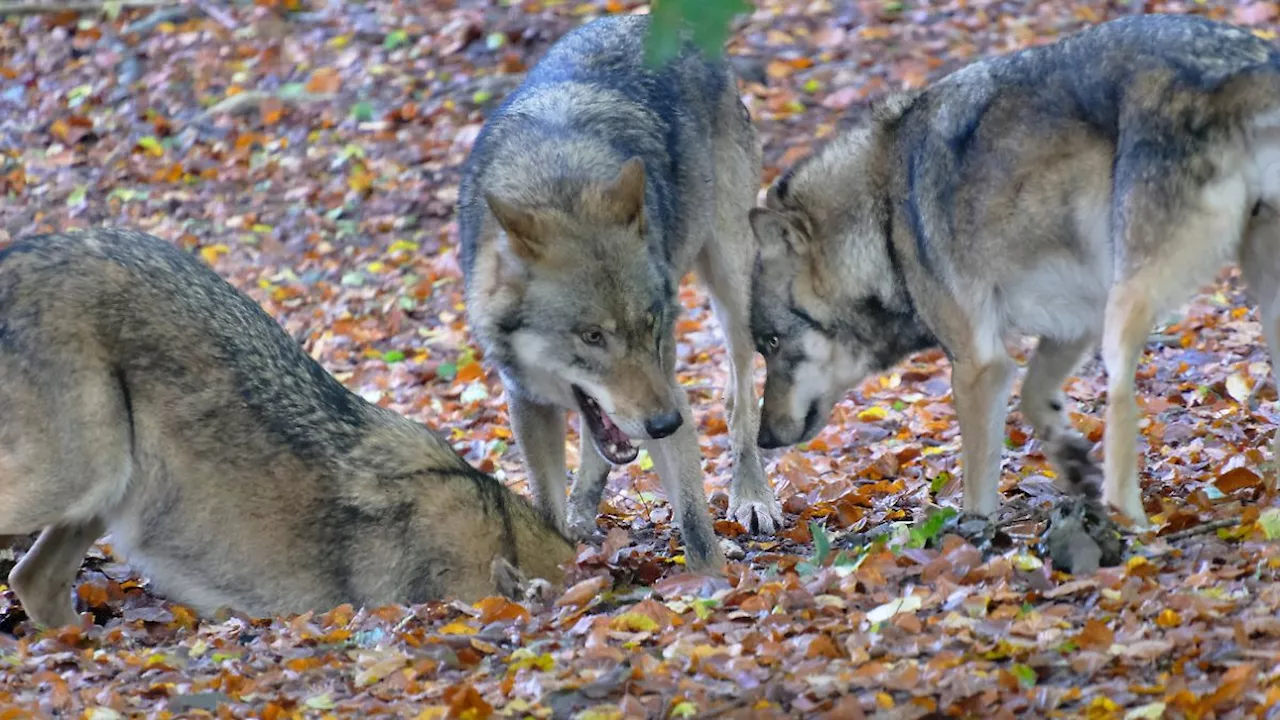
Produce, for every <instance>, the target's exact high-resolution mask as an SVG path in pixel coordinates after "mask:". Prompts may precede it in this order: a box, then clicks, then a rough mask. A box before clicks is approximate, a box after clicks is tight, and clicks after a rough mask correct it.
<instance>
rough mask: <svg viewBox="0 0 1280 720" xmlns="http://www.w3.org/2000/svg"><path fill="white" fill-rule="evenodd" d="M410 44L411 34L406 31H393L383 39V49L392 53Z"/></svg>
mask: <svg viewBox="0 0 1280 720" xmlns="http://www.w3.org/2000/svg"><path fill="white" fill-rule="evenodd" d="M408 44H409V33H407V32H405V31H404V30H392V31H391V32H389V33H387V36H386V37H385V38H383V39H382V49H383V50H386V51H388V52H390V51H391V50H395V49H396V48H399V47H404V46H405V45H408Z"/></svg>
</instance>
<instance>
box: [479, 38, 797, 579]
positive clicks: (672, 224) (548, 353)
mask: <svg viewBox="0 0 1280 720" xmlns="http://www.w3.org/2000/svg"><path fill="white" fill-rule="evenodd" d="M647 23H648V19H647V18H645V17H642V16H627V17H610V18H604V19H600V20H596V21H593V22H591V23H588V24H587V25H585V26H583V27H581V28H579V29H577V30H575V31H573V32H571V33H569V34H567V35H566V36H565V37H563V38H562V39H561V40H560V41H559V42H557V43H556V45H555V46H553V47H552V48H551V50H550V51H549V52H548V54H547V55H546V57H544V58H543V60H542V61H541V62H540V63H539V64H538V66H537V67H535V68H534V69H533V70H532V71H531V72H530V73H529V76H528V77H527V78H526V79H525V82H524V84H523V85H521V86H520V87H519V88H517V89H516V90H515V91H514V92H513V93H512V95H511V96H510V97H508V98H507V99H506V101H505V102H504V103H503V105H502V106H501V107H500V108H499V109H498V110H496V111H495V112H494V113H493V114H492V115H491V116H490V117H489V118H488V119H487V122H486V124H485V127H484V130H483V131H482V132H481V134H480V136H479V138H477V140H476V144H475V147H474V149H473V150H472V154H471V157H470V158H469V160H468V162H467V166H466V169H465V170H464V177H463V181H462V185H461V188H460V192H459V216H458V223H459V230H460V234H461V241H462V264H463V270H464V272H465V273H466V278H467V313H468V319H469V321H470V325H471V330H472V332H473V333H474V334H475V336H476V338H477V339H478V340H479V342H480V344H481V345H482V346H483V347H484V349H485V352H486V356H487V358H488V360H489V361H491V362H493V363H494V365H495V366H496V367H497V368H498V370H499V372H500V373H501V376H502V380H503V384H504V386H505V389H506V393H507V399H508V403H509V405H510V410H511V422H512V427H513V430H514V432H515V437H516V442H517V445H518V446H519V448H520V450H521V452H522V454H523V456H524V460H525V465H526V467H527V468H528V470H529V475H530V483H529V484H530V486H531V488H532V490H533V492H534V496H535V498H536V499H537V502H538V505H539V507H540V509H541V510H542V512H543V513H544V514H545V516H546V517H547V518H548V520H550V521H552V522H555V523H556V524H558V525H559V526H560V527H563V528H565V529H566V530H567V531H569V532H570V533H572V534H574V535H577V536H579V537H581V536H583V535H589V534H591V533H592V532H593V531H594V530H595V528H596V515H597V513H598V508H599V503H600V499H601V496H602V494H603V492H604V489H605V485H606V481H607V478H608V472H609V468H610V466H611V465H621V464H625V463H628V462H631V461H632V460H635V459H636V457H637V456H638V454H639V451H640V448H641V447H642V446H643V447H644V448H646V449H648V451H649V453H650V454H651V455H652V456H653V460H654V465H655V467H656V469H657V471H658V474H659V476H660V477H661V479H662V482H663V486H664V488H665V489H666V491H667V494H668V496H669V497H670V499H671V501H672V505H673V508H674V514H675V518H676V521H677V523H678V524H679V527H680V530H681V534H682V535H683V540H684V543H685V546H686V550H687V553H686V554H687V558H688V564H689V566H690V567H691V568H695V569H710V568H713V567H719V566H721V564H722V563H723V556H722V554H721V553H720V550H719V546H718V544H717V543H716V542H715V536H714V532H713V530H712V524H711V515H710V513H709V511H708V507H707V499H706V492H705V490H704V489H703V474H702V463H701V453H700V450H699V447H698V440H697V436H696V434H695V427H694V422H693V417H692V415H691V413H690V410H689V402H688V398H687V397H686V394H685V391H684V390H683V389H682V388H681V387H680V386H679V384H678V383H677V382H676V379H675V357H676V343H675V337H674V326H675V322H676V317H677V314H678V312H679V308H680V305H679V301H678V298H677V289H678V286H679V282H680V279H681V277H683V276H684V274H685V273H687V272H689V271H690V270H693V269H696V270H697V271H698V274H699V276H700V277H701V279H702V280H703V281H704V282H706V283H707V285H708V286H709V289H710V291H711V294H712V296H713V298H714V300H715V309H716V313H717V316H718V320H719V324H720V327H721V329H722V331H723V332H724V335H725V337H726V339H727V341H728V346H729V348H728V349H729V356H730V363H731V368H730V383H729V389H728V393H727V399H726V406H727V409H728V410H729V414H730V418H729V420H730V427H731V429H732V433H733V451H734V460H735V466H734V477H733V484H732V486H731V492H730V514H731V516H732V517H734V519H736V520H738V521H739V522H741V523H742V524H743V525H744V526H746V527H747V528H748V529H754V530H758V531H761V532H765V533H771V532H773V531H774V530H775V528H776V527H777V526H778V525H779V524H780V523H781V520H782V517H781V512H780V510H779V507H778V503H777V500H776V499H775V497H774V494H773V490H772V488H770V486H769V483H768V481H767V480H766V479H765V476H764V471H763V468H762V466H761V462H760V457H759V450H758V448H757V446H756V437H757V434H758V428H759V407H758V403H757V402H756V397H755V388H754V384H753V382H752V370H753V360H754V356H753V352H754V348H753V346H752V342H751V335H750V329H749V324H748V310H749V297H748V295H749V286H750V278H751V263H752V262H753V259H754V256H755V246H754V237H753V236H752V233H751V228H750V225H749V223H748V214H749V212H750V209H751V207H752V205H754V203H755V195H756V191H757V189H758V185H759V178H760V151H759V148H758V146H757V143H756V138H755V132H754V130H753V129H752V127H751V121H750V117H749V116H748V114H747V111H746V108H744V107H743V105H742V102H741V100H740V99H739V97H738V90H737V83H736V80H735V78H734V77H733V75H732V74H731V71H730V70H729V69H728V67H727V65H725V64H724V63H722V62H718V61H714V62H713V61H710V60H708V59H706V58H705V57H703V56H702V55H700V54H698V52H697V51H696V50H694V49H692V48H691V47H690V48H688V49H686V51H685V52H684V53H683V54H682V55H680V56H679V57H677V58H676V59H675V60H673V61H672V62H670V63H668V64H667V65H665V66H663V67H660V68H657V69H652V68H649V67H648V66H646V65H645V61H644V36H645V32H646V30H647ZM566 410H573V411H577V412H578V413H579V414H580V416H581V418H582V423H581V430H582V438H583V442H582V461H581V465H580V467H579V468H578V475H577V478H576V480H575V482H574V486H573V490H572V492H571V493H570V497H569V507H568V511H567V513H566V509H565V493H564V482H565V452H564V442H565V424H564V423H565V417H564V412H565V411H566Z"/></svg>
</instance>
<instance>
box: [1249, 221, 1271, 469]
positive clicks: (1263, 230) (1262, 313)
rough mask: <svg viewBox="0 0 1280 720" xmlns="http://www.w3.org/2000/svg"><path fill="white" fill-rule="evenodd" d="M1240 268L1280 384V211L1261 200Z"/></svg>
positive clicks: (1250, 226)
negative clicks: (1255, 308) (1255, 306)
mask: <svg viewBox="0 0 1280 720" xmlns="http://www.w3.org/2000/svg"><path fill="white" fill-rule="evenodd" d="M1240 269H1241V272H1242V274H1243V275H1244V278H1245V282H1246V283H1247V284H1248V285H1247V290H1248V294H1249V297H1250V298H1251V299H1252V300H1253V301H1254V303H1256V304H1257V306H1258V319H1259V321H1260V322H1261V323H1262V336H1263V337H1264V338H1266V341H1267V350H1268V352H1269V353H1270V354H1271V375H1272V377H1273V378H1275V380H1276V386H1277V387H1280V210H1277V209H1276V208H1274V207H1272V206H1270V205H1269V204H1267V203H1259V204H1258V205H1257V207H1256V208H1255V209H1254V212H1253V217H1252V218H1251V219H1250V221H1249V225H1248V228H1247V229H1246V231H1245V239H1244V243H1243V244H1242V245H1241V247H1240ZM1272 453H1273V455H1274V457H1275V458H1276V460H1280V433H1276V436H1275V438H1274V439H1272Z"/></svg>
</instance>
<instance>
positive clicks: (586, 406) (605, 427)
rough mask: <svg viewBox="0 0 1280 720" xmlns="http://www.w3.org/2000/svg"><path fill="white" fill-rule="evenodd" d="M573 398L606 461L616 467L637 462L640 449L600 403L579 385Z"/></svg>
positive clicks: (574, 391) (575, 388)
mask: <svg viewBox="0 0 1280 720" xmlns="http://www.w3.org/2000/svg"><path fill="white" fill-rule="evenodd" d="M573 396H574V398H575V399H576V400H577V401H578V409H579V410H581V411H582V417H583V418H585V419H586V425H587V428H588V429H589V430H590V431H591V439H592V440H594V441H595V443H596V449H597V450H599V451H600V454H601V455H603V456H604V459H605V460H608V461H609V462H611V463H613V464H614V465H626V464H627V463H629V462H631V461H632V460H635V459H636V456H637V455H639V454H640V448H638V447H636V446H635V445H634V444H632V442H631V438H629V437H627V434H626V433H624V432H622V430H621V429H620V428H619V427H618V426H617V425H614V424H613V421H612V420H610V419H609V416H608V415H607V414H606V413H605V412H604V410H602V409H601V408H600V403H598V402H596V400H595V398H593V397H591V396H590V395H588V394H586V393H585V392H583V391H582V388H580V387H578V386H577V385H574V386H573Z"/></svg>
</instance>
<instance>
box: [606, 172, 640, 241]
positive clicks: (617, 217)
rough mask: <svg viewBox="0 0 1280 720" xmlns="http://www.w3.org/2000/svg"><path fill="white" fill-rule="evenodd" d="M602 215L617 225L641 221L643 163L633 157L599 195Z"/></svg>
mask: <svg viewBox="0 0 1280 720" xmlns="http://www.w3.org/2000/svg"><path fill="white" fill-rule="evenodd" d="M601 201H602V202H601V204H602V206H603V207H602V209H603V210H604V215H605V216H607V217H608V218H609V219H611V220H613V221H614V222H616V223H618V224H619V225H630V224H632V223H634V222H636V221H637V220H640V221H642V220H643V219H644V218H643V213H644V161H643V160H641V159H640V158H638V157H633V158H631V159H630V160H627V161H626V162H625V163H623V164H622V169H620V170H618V175H617V176H616V177H614V179H613V180H612V181H611V182H610V183H609V184H608V185H606V186H605V187H604V190H603V192H602V193H601Z"/></svg>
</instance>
